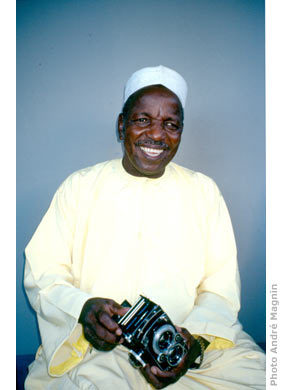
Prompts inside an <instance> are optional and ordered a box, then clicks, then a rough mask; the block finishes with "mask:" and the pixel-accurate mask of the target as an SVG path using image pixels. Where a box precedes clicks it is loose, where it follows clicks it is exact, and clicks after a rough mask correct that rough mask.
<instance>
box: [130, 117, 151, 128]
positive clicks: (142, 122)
mask: <svg viewBox="0 0 283 390" xmlns="http://www.w3.org/2000/svg"><path fill="white" fill-rule="evenodd" d="M133 122H134V123H136V124H137V125H139V126H145V125H148V124H149V119H148V118H137V119H135V120H134V121H133Z"/></svg>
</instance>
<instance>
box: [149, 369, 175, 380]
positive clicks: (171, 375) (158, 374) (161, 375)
mask: <svg viewBox="0 0 283 390" xmlns="http://www.w3.org/2000/svg"><path fill="white" fill-rule="evenodd" d="M150 371H151V372H152V374H153V375H155V376H156V377H158V378H163V379H171V378H176V375H178V374H179V371H180V369H172V370H170V371H162V370H160V369H159V368H158V367H156V366H153V367H151V369H150Z"/></svg>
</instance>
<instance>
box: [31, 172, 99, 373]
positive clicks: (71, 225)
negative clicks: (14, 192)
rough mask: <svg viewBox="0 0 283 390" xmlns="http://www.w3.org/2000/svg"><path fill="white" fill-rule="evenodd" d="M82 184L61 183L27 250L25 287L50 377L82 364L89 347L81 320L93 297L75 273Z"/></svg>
mask: <svg viewBox="0 0 283 390" xmlns="http://www.w3.org/2000/svg"><path fill="white" fill-rule="evenodd" d="M78 181H79V178H78V175H72V176H71V177H69V178H68V179H67V180H66V181H65V182H64V183H63V184H62V185H61V187H60V188H59V189H58V191H57V192H56V194H55V196H54V198H53V200H52V202H51V205H50V207H49V209H48V211H47V213H46V214H45V216H44V217H43V219H42V221H41V223H40V225H39V226H38V228H37V230H36V232H35V233H34V235H33V237H32V239H31V241H30V242H29V244H28V246H27V248H26V250H25V255H26V264H25V277H24V286H25V289H26V292H27V296H28V298H29V301H30V303H31V306H32V307H33V309H34V310H35V311H36V313H37V319H38V324H39V331H40V335H41V340H42V348H43V352H44V354H45V356H46V360H47V362H48V373H49V374H50V375H52V376H60V375H63V374H64V372H66V371H68V370H69V369H71V368H72V367H74V366H75V365H76V364H78V363H79V362H80V360H82V359H83V356H84V354H85V352H86V350H87V348H88V342H87V341H86V340H85V339H84V336H83V332H82V326H81V324H79V323H78V318H79V316H80V313H81V309H82V307H83V305H84V303H85V302H86V301H87V300H88V299H89V298H91V297H92V296H91V295H89V294H88V293H86V292H84V291H82V290H80V289H79V288H78V285H76V284H77V283H76V281H75V280H74V276H73V273H72V249H73V248H72V246H73V237H74V233H75V229H76V218H77V203H78V196H79V183H78Z"/></svg>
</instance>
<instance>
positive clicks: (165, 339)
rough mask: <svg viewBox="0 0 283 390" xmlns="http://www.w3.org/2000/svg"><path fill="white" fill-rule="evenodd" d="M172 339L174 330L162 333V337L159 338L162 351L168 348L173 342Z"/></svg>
mask: <svg viewBox="0 0 283 390" xmlns="http://www.w3.org/2000/svg"><path fill="white" fill-rule="evenodd" d="M172 340H173V334H172V332H170V331H167V332H164V333H162V335H161V336H160V338H159V340H158V347H159V349H160V350H161V351H163V350H164V349H167V348H168V347H169V346H170V344H171V343H172Z"/></svg>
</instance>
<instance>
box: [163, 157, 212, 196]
mask: <svg viewBox="0 0 283 390" xmlns="http://www.w3.org/2000/svg"><path fill="white" fill-rule="evenodd" d="M170 167H171V169H172V170H173V172H174V174H175V175H176V176H177V177H179V178H180V179H182V180H184V181H185V182H187V184H188V185H190V186H193V187H195V188H196V189H199V190H201V191H213V192H215V191H216V192H218V191H219V189H218V187H217V184H216V183H215V181H214V180H213V179H212V178H211V177H209V176H207V175H205V174H203V173H201V172H197V171H193V170H191V169H188V168H185V167H182V166H181V165H178V164H175V163H171V164H170Z"/></svg>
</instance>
